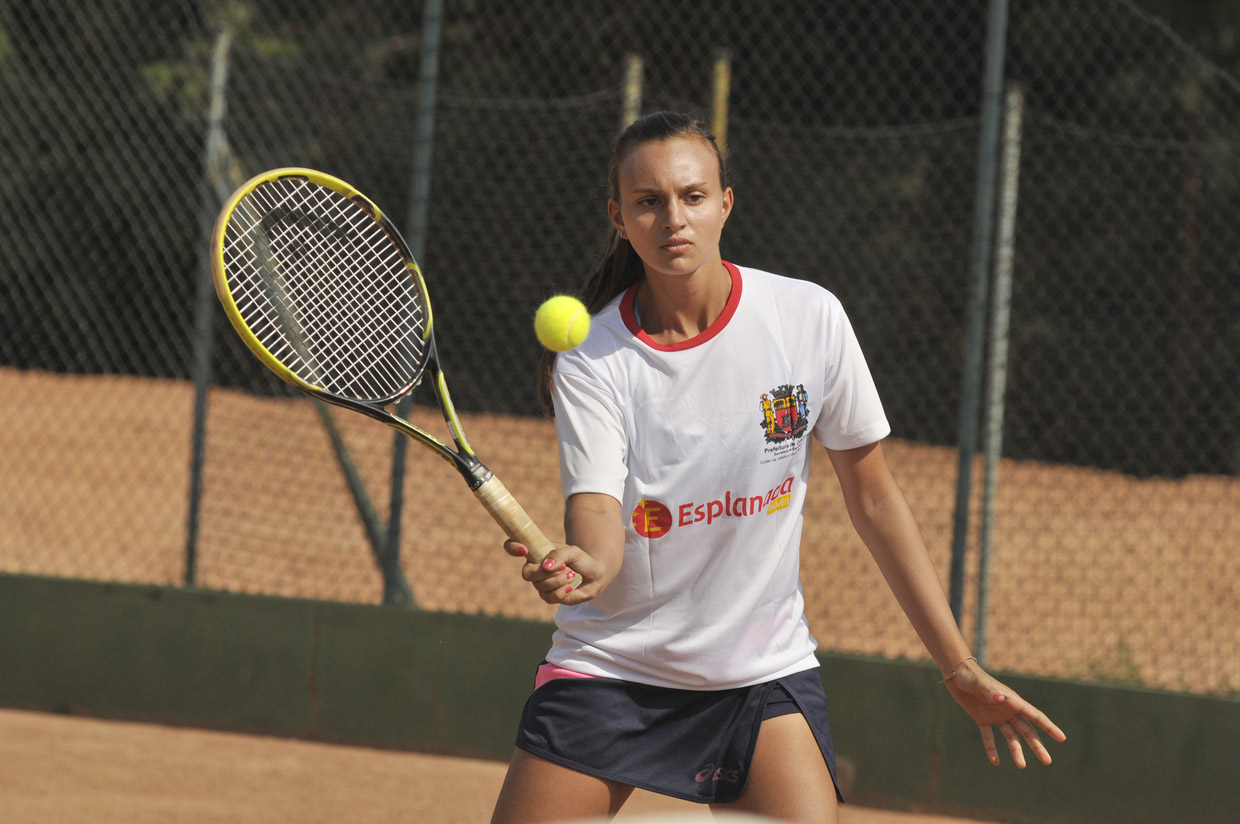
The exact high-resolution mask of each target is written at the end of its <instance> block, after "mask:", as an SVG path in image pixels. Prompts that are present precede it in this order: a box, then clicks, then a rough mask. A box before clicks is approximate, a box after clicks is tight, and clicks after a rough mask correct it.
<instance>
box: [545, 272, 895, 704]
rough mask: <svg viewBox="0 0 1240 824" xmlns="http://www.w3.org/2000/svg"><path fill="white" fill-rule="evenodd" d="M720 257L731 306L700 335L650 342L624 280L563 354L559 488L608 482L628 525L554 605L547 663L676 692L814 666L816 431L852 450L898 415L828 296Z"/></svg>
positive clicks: (597, 488) (583, 488) (557, 380)
mask: <svg viewBox="0 0 1240 824" xmlns="http://www.w3.org/2000/svg"><path fill="white" fill-rule="evenodd" d="M725 265H726V266H727V269H728V271H729V272H730V273H731V275H732V292H731V296H730V298H729V300H728V304H727V307H726V308H725V309H724V311H723V313H722V314H721V315H720V316H719V318H718V319H717V320H716V321H715V322H714V323H713V324H712V325H711V326H710V328H709V329H707V330H706V331H704V332H703V333H702V334H700V335H698V336H697V337H695V338H693V339H691V340H688V341H684V342H681V343H676V344H673V345H670V346H669V345H663V344H658V343H656V342H654V341H653V340H651V339H650V337H649V336H647V335H646V333H645V332H643V331H642V330H641V327H640V326H639V325H638V323H637V321H636V319H635V317H634V314H633V299H634V296H635V294H636V289H630V290H629V291H628V292H626V293H625V294H622V295H620V296H618V297H617V298H616V299H615V300H613V301H612V302H611V303H610V304H609V305H608V306H607V307H606V308H604V309H603V310H602V311H601V312H599V313H598V314H597V315H596V316H595V317H594V319H593V321H592V323H591V327H590V334H589V337H588V338H587V339H586V341H585V342H584V343H583V344H582V345H581V346H579V347H577V348H576V349H574V350H572V351H570V352H565V353H562V354H560V355H559V356H557V358H556V362H555V369H554V372H553V393H552V394H553V399H554V403H555V411H556V427H557V431H558V434H559V440H560V473H561V482H562V484H563V489H564V496H565V498H566V499H567V497H568V496H570V495H573V494H576V493H579V492H599V493H604V494H607V495H611V496H612V497H614V498H616V499H617V500H619V501H620V504H621V508H622V509H621V511H622V512H623V513H624V516H625V518H626V521H627V525H626V530H625V532H626V534H625V547H624V562H623V565H622V568H621V570H620V572H619V574H618V575H617V576H616V578H615V579H614V580H613V581H612V582H611V584H610V585H609V586H608V587H607V588H606V589H605V590H604V591H603V592H602V593H600V594H599V596H598V597H597V598H595V599H593V600H591V601H588V602H586V603H583V604H579V605H576V606H562V607H560V609H559V611H558V612H557V614H556V624H557V625H558V629H557V631H556V633H555V636H554V640H553V643H552V649H551V651H550V652H549V653H548V656H547V659H548V661H550V662H551V663H552V664H556V665H559V666H562V667H565V668H567V669H571V670H576V671H578V672H582V673H585V674H589V675H600V676H608V677H612V678H621V679H624V680H628V681H635V682H639V683H645V684H654V685H659V686H666V687H675V688H682V689H728V688H732V687H739V686H746V685H749V684H755V683H760V682H763V681H768V680H771V679H774V678H779V677H781V676H784V675H789V674H792V673H794V672H799V671H801V670H804V669H808V668H810V667H813V666H816V665H817V661H816V659H815V658H814V651H815V649H816V648H817V643H816V642H815V641H814V639H813V637H812V636H811V635H810V633H809V626H808V623H807V621H806V619H805V614H804V600H803V598H802V595H801V588H800V540H801V523H802V516H801V512H802V508H803V506H804V503H805V489H806V483H807V481H808V475H809V467H810V444H809V440H810V439H809V438H807V437H806V435H807V434H809V433H811V432H812V433H813V436H814V438H815V439H816V440H817V441H819V442H820V443H822V444H823V445H825V446H827V447H830V448H832V449H848V448H852V447H857V446H864V445H867V444H871V443H874V442H876V441H878V440H881V439H882V438H884V437H885V436H886V435H887V434H888V433H889V432H890V427H889V426H888V423H887V419H886V416H885V415H884V414H883V409H882V404H881V403H880V401H879V397H878V392H877V390H876V389H875V386H874V381H873V379H872V378H871V376H870V371H869V368H868V367H867V366H866V363H865V359H864V357H863V356H862V354H861V349H860V346H859V345H858V343H857V339H856V336H855V335H854V334H853V330H852V326H851V325H850V324H849V322H848V318H847V317H846V316H845V314H844V310H843V307H842V306H841V305H840V302H839V300H838V299H836V297H835V296H834V295H832V294H831V293H830V292H828V291H826V290H825V289H823V288H821V287H819V286H817V285H816V284H813V283H810V282H808V281H802V280H794V279H791V278H785V277H780V276H778V275H773V274H770V273H768V272H762V271H758V270H756V269H747V268H738V267H735V266H733V265H732V264H725Z"/></svg>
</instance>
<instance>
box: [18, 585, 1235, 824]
mask: <svg viewBox="0 0 1240 824" xmlns="http://www.w3.org/2000/svg"><path fill="white" fill-rule="evenodd" d="M549 635H550V627H549V626H548V625H546V624H541V623H533V622H520V621H513V620H508V619H498V618H486V617H479V616H464V615H448V614H440V613H427V612H413V611H405V610H396V609H386V608H382V607H371V606H360V605H355V604H337V603H325V602H312V601H298V600H287V599H279V598H268V597H259V596H245V595H233V594H226V593H213V592H201V591H187V590H181V589H169V588H158V587H139V586H128V585H118V584H101V583H93V582H82V581H67V580H60V579H42V578H35V577H27V576H9V575H0V706H8V707H16V708H26V709H37V710H45V711H51V712H67V713H80V714H83V715H90V716H96V717H103V718H125V719H136V720H145V721H157V722H164V723H171V724H183V725H191V726H201V727H208V728H214V729H227V730H241V731H248V732H255V733H263V734H269V735H280V736H289V737H301V738H313V739H318V740H323V741H334V742H343V743H351V744H363V745H372V746H379V747H392V748H402V749H413V750H423V751H430V752H442V753H451V754H458V755H470V756H478V757H483V758H495V759H504V760H506V759H507V757H508V755H509V753H510V752H511V747H512V739H513V736H514V733H515V725H516V721H517V717H518V714H519V712H520V708H521V705H522V703H523V701H524V700H525V697H526V695H527V693H528V690H529V686H530V683H531V679H532V676H533V670H534V667H535V666H536V665H537V663H538V662H539V660H540V659H541V657H542V655H543V653H544V652H545V651H546V648H547V645H548V639H549ZM821 659H822V663H823V681H824V684H825V686H826V690H827V697H828V699H829V701H830V702H831V711H832V727H833V731H834V734H835V738H836V746H837V751H838V754H839V755H840V757H841V760H842V761H843V762H846V764H847V765H848V767H847V769H848V771H849V773H850V776H851V777H850V780H849V783H850V784H851V789H850V797H851V798H852V799H854V800H857V801H863V802H865V803H869V804H876V805H880V806H888V807H893V808H907V809H921V810H936V811H941V812H954V813H961V814H965V815H974V816H979V817H989V818H1000V819H1003V820H1010V821H1030V822H1052V821H1054V822H1108V824H1109V823H1110V822H1119V821H1123V822H1125V824H1142V822H1149V824H1167V822H1193V823H1194V824H1207V822H1228V824H1233V823H1234V822H1235V821H1238V820H1240V771H1237V769H1236V766H1235V765H1236V756H1237V755H1238V754H1240V743H1238V742H1240V701H1236V700H1232V699H1222V698H1206V697H1199V696H1185V695H1178V694H1168V693H1160V692H1154V691H1148V690H1140V689H1129V688H1121V687H1103V686H1099V685H1096V684H1084V683H1073V682H1066V681H1057V680H1048V679H1031V678H1017V677H1014V676H1013V677H1007V676H1003V677H1004V680H1005V681H1006V682H1007V683H1008V684H1009V685H1010V686H1012V687H1013V688H1014V689H1016V690H1017V691H1019V692H1020V693H1021V694H1022V695H1025V696H1026V697H1028V698H1029V699H1030V700H1032V701H1034V702H1035V703H1036V704H1038V706H1040V707H1041V708H1042V709H1044V710H1046V711H1047V713H1048V714H1049V715H1051V717H1053V718H1054V719H1055V720H1056V722H1057V723H1059V725H1060V726H1061V727H1063V728H1064V729H1065V731H1067V732H1068V735H1069V741H1068V742H1067V743H1066V744H1063V745H1058V746H1053V747H1052V752H1053V755H1054V757H1055V764H1054V765H1053V766H1051V767H1050V768H1042V767H1041V766H1040V765H1038V766H1036V767H1032V766H1031V767H1030V768H1029V769H1028V770H1026V771H1025V772H1023V773H1022V772H1018V771H1016V770H1015V769H1014V768H1013V767H1012V766H1011V764H1010V761H1009V760H1008V759H1007V758H1006V753H1005V763H1004V766H1003V767H1001V768H999V769H995V768H992V767H991V766H990V765H989V764H988V763H987V762H986V759H985V758H984V756H983V752H982V747H981V743H980V738H979V736H978V733H977V729H976V727H975V726H973V724H972V723H971V722H970V721H969V719H968V717H967V716H966V715H965V714H964V713H963V712H961V711H960V710H959V708H957V707H956V705H955V703H954V702H953V701H952V700H951V698H950V696H949V695H948V693H947V691H946V690H945V689H944V688H943V687H942V686H940V685H939V684H938V671H937V670H935V669H934V668H932V667H929V666H927V665H924V664H913V663H908V662H892V661H885V660H876V659H869V658H862V657H854V656H844V655H834V654H824V655H822V656H821Z"/></svg>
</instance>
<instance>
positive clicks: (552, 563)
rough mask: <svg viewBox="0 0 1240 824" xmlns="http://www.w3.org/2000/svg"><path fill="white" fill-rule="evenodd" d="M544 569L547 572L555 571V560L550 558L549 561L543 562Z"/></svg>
mask: <svg viewBox="0 0 1240 824" xmlns="http://www.w3.org/2000/svg"><path fill="white" fill-rule="evenodd" d="M543 569H546V570H552V569H555V558H548V559H547V560H545V561H543Z"/></svg>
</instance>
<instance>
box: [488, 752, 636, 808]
mask: <svg viewBox="0 0 1240 824" xmlns="http://www.w3.org/2000/svg"><path fill="white" fill-rule="evenodd" d="M632 792H633V788H632V787H628V786H625V785H623V784H617V783H616V782H614V781H605V780H604V779H601V778H595V777H594V776H592V775H586V774H585V773H581V772H577V771H576V770H572V769H569V768H568V767H562V766H560V765H559V764H555V763H553V762H551V761H547V760H546V759H544V758H539V757H538V756H536V755H532V754H530V753H528V752H526V751H525V750H520V749H518V750H515V751H514V752H513V754H512V760H511V761H509V762H508V774H507V775H506V776H505V777H504V785H503V787H501V788H500V791H499V799H498V800H497V801H496V803H495V813H494V814H493V815H492V817H491V824H535V822H551V821H570V820H574V819H589V818H610V817H611V816H614V815H615V814H616V813H617V812H618V811H619V810H620V807H621V806H622V805H623V804H624V802H625V801H626V800H627V799H628V797H629V795H630V794H631V793H632Z"/></svg>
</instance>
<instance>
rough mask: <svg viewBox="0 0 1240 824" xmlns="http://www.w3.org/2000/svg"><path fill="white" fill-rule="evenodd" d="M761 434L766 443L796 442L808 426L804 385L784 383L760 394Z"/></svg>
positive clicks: (807, 400)
mask: <svg viewBox="0 0 1240 824" xmlns="http://www.w3.org/2000/svg"><path fill="white" fill-rule="evenodd" d="M760 403H761V407H762V434H763V437H765V438H766V442H767V443H780V442H786V441H789V440H796V439H798V438H800V437H802V436H803V435H804V434H805V429H806V427H808V426H809V396H808V395H807V394H806V392H805V386H804V384H797V385H796V386H793V385H792V384H790V383H786V384H784V385H783V386H777V387H776V388H774V389H772V390H771V391H770V392H763V393H762V400H761V402H760Z"/></svg>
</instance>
